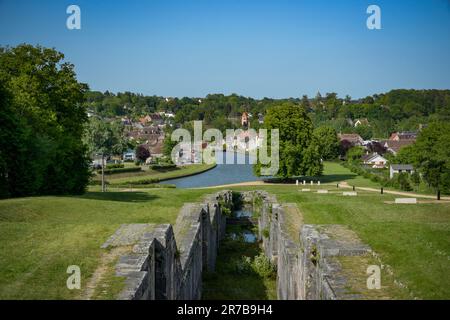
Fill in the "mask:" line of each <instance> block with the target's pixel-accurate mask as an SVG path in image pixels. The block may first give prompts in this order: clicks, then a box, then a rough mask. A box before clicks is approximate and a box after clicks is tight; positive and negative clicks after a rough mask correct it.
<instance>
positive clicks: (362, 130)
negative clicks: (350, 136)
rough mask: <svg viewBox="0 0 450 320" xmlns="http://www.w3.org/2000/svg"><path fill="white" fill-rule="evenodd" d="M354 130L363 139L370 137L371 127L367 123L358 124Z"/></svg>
mask: <svg viewBox="0 0 450 320" xmlns="http://www.w3.org/2000/svg"><path fill="white" fill-rule="evenodd" d="M355 132H356V133H357V134H359V135H360V136H361V138H363V139H364V140H369V139H371V138H372V128H371V127H370V126H367V125H360V126H357V127H356V128H355Z"/></svg>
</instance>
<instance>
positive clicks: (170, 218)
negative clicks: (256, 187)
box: [0, 189, 205, 299]
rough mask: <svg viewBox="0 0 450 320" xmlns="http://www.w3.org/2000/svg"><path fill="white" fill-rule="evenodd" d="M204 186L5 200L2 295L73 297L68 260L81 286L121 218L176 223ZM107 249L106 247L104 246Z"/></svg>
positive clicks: (0, 207)
mask: <svg viewBox="0 0 450 320" xmlns="http://www.w3.org/2000/svg"><path fill="white" fill-rule="evenodd" d="M203 193H205V191H195V190H191V191H188V190H177V189H164V190H162V189H155V190H151V191H148V192H133V193H116V192H108V193H105V194H102V193H98V192H89V193H87V194H86V195H84V196H80V197H35V198H21V199H10V200H1V201H0V270H1V272H0V299H74V298H77V297H78V295H79V291H78V292H77V290H73V291H70V290H68V289H67V288H66V280H67V277H68V276H69V275H68V274H66V270H67V267H68V266H69V265H78V266H80V268H81V273H82V274H81V277H82V278H81V279H82V286H83V285H84V284H85V283H86V281H85V280H86V279H88V278H89V277H90V275H91V274H92V272H93V271H94V270H95V268H96V266H97V264H98V261H99V258H100V255H101V253H102V249H100V246H101V245H102V243H103V242H104V241H105V240H106V239H107V238H108V237H109V236H110V235H111V234H112V233H113V232H114V231H115V230H116V229H117V228H118V227H119V226H120V224H122V223H174V222H175V219H176V216H177V214H178V211H179V209H180V208H181V206H182V205H183V203H184V202H189V201H197V200H199V199H200V198H201V195H202V194H203ZM103 251H104V250H103Z"/></svg>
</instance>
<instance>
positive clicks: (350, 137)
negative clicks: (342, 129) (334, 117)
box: [338, 133, 364, 146]
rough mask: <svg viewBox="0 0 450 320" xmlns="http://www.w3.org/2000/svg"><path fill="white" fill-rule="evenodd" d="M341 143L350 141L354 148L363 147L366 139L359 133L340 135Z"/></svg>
mask: <svg viewBox="0 0 450 320" xmlns="http://www.w3.org/2000/svg"><path fill="white" fill-rule="evenodd" d="M338 136H339V139H340V141H341V142H342V141H348V142H350V143H351V145H352V146H362V145H363V144H364V139H363V138H361V136H360V135H359V134H357V133H340V134H339V135H338Z"/></svg>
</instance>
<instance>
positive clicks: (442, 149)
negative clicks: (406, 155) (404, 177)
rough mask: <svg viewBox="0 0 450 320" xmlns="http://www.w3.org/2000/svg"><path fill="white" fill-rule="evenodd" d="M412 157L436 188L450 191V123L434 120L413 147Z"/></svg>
mask: <svg viewBox="0 0 450 320" xmlns="http://www.w3.org/2000/svg"><path fill="white" fill-rule="evenodd" d="M409 151H410V155H411V156H410V157H411V158H412V161H413V163H414V165H415V167H416V169H417V170H419V171H420V173H422V176H423V178H424V180H425V181H426V182H427V183H428V185H429V186H431V187H433V188H434V189H435V190H442V191H444V192H450V123H448V122H433V123H431V124H430V125H429V126H428V127H427V128H425V129H423V131H422V132H421V133H420V135H419V136H418V138H417V141H416V143H415V144H414V145H413V146H412V147H411V149H410V150H409Z"/></svg>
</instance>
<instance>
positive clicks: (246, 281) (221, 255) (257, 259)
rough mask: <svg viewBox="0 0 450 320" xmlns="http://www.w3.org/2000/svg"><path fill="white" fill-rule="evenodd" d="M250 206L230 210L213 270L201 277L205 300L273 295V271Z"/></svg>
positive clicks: (259, 298)
mask: <svg viewBox="0 0 450 320" xmlns="http://www.w3.org/2000/svg"><path fill="white" fill-rule="evenodd" d="M252 216H253V209H252V207H251V206H247V205H245V206H244V207H242V208H239V209H238V210H235V211H234V212H233V216H232V217H231V218H232V219H229V221H232V223H228V224H227V231H226V237H225V239H224V240H223V241H221V242H220V246H219V252H218V255H217V263H216V271H215V272H213V273H207V274H205V275H204V279H203V294H202V298H203V299H204V300H217V299H224V300H236V299H242V300H256V299H257V300H266V299H276V271H275V269H272V268H273V267H272V265H271V264H270V263H269V262H268V260H267V258H266V257H265V256H264V255H263V252H262V250H261V244H260V242H259V241H258V237H257V233H258V230H257V227H256V226H254V225H251V224H249V221H250V219H249V218H252Z"/></svg>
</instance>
